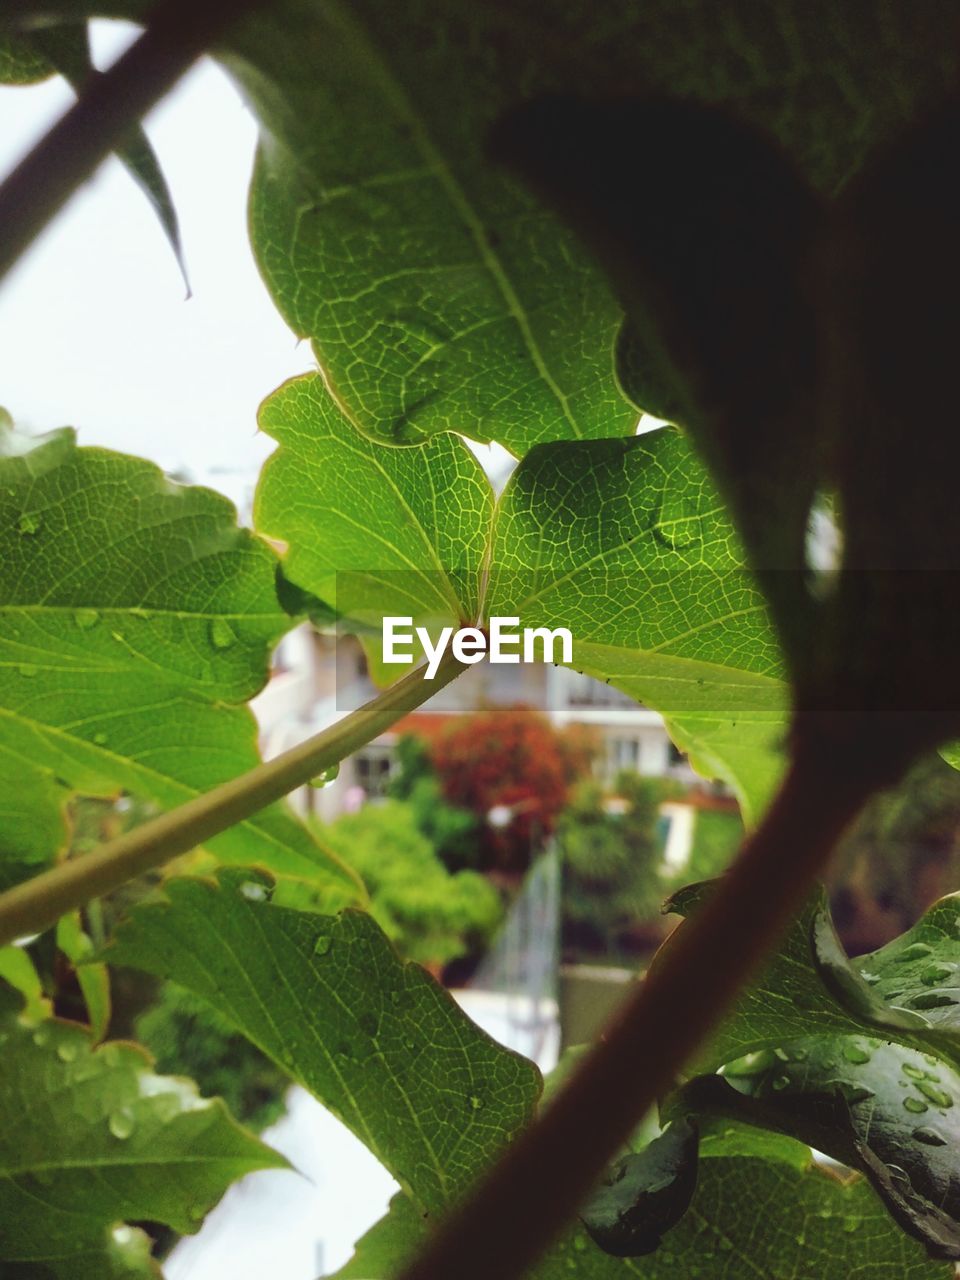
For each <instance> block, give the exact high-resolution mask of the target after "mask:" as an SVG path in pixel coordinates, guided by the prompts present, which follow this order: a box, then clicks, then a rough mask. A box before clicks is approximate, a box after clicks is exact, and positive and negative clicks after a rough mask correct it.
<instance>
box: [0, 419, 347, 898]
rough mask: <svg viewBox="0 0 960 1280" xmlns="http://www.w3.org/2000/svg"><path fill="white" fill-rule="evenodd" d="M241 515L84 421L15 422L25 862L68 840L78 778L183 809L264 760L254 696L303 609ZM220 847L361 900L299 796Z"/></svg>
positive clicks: (15, 721) (0, 642)
mask: <svg viewBox="0 0 960 1280" xmlns="http://www.w3.org/2000/svg"><path fill="white" fill-rule="evenodd" d="M235 519H236V516H235V512H234V510H233V508H232V506H231V505H230V503H229V502H227V500H226V499H224V498H221V497H220V496H219V495H217V494H214V493H212V492H210V491H209V490H206V489H200V488H183V487H181V486H179V485H175V484H173V483H171V482H170V481H169V480H167V479H166V478H165V477H164V476H163V474H162V473H161V472H160V471H159V470H158V469H157V468H156V467H155V466H153V465H152V464H150V463H147V462H142V461H139V460H137V459H134V458H129V457H126V456H125V455H122V454H116V453H110V452H107V451H105V450H102V449H78V448H77V447H76V445H75V442H74V437H73V433H72V432H70V431H59V432H54V433H52V434H51V435H49V436H45V437H42V438H40V439H37V440H30V439H27V438H25V437H23V436H20V435H16V434H14V433H12V432H10V431H8V430H5V429H3V428H2V427H0V762H5V764H4V765H3V768H2V771H0V775H2V779H3V780H2V782H0V847H2V848H3V850H4V861H6V860H7V859H9V861H10V862H11V863H15V864H17V866H18V869H19V870H20V871H21V872H22V871H23V870H24V869H25V868H26V865H27V864H29V863H31V862H33V863H34V864H40V863H44V862H48V861H50V860H51V858H52V857H53V855H54V854H55V852H56V851H57V850H58V849H59V848H61V847H62V845H63V843H64V836H65V832H64V825H63V818H62V809H63V806H64V804H65V802H66V800H67V799H68V798H69V797H70V795H71V794H72V793H73V792H83V793H86V794H91V795H110V794H113V793H115V792H116V791H118V790H119V789H121V788H123V789H125V790H127V791H129V792H132V793H133V794H136V795H139V796H142V797H144V798H146V799H149V800H152V801H154V802H155V803H156V804H157V805H159V806H160V807H162V808H173V807H175V806H176V805H178V804H181V803H183V802H184V801H186V800H189V799H190V798H191V797H192V796H195V795H197V794H198V793H200V792H203V791H206V790H208V789H209V788H210V787H212V786H214V785H216V784H217V783H219V782H223V781H224V780H226V779H228V778H231V777H234V776H235V775H237V774H240V773H243V772H244V770H246V769H249V768H251V767H252V766H253V765H255V764H256V763H257V760H258V753H257V748H256V736H257V732H256V725H255V722H254V719H253V716H252V715H251V713H250V712H249V711H248V710H247V709H246V708H245V707H243V706H242V705H241V704H242V703H244V702H246V700H247V699H249V698H250V697H252V696H253V695H254V694H255V693H256V692H257V691H258V690H259V689H260V688H261V687H262V685H263V683H264V681H265V679H266V676H267V660H268V654H269V651H270V648H271V646H272V644H273V642H274V641H275V640H276V639H278V638H279V636H281V635H282V634H283V633H284V632H285V631H286V630H287V629H288V628H289V627H290V626H291V625H292V623H291V619H290V618H289V617H288V616H287V615H286V614H285V613H284V612H283V610H282V609H281V608H280V605H279V604H278V602H277V598H276V591H275V586H274V579H275V573H276V563H277V562H276V559H275V557H274V555H273V553H272V552H271V551H270V550H269V549H268V548H267V547H266V546H265V545H264V544H263V543H261V542H260V541H258V540H257V539H256V538H254V537H253V536H252V535H251V534H249V533H248V532H246V531H243V530H240V529H238V528H237V527H236V523H235ZM210 848H211V850H212V851H213V852H215V853H216V854H218V855H219V856H220V857H222V858H224V859H227V860H231V861H238V860H239V861H248V862H249V861H262V862H264V863H267V864H269V865H272V866H275V867H277V868H282V869H287V870H292V871H295V872H297V873H299V874H301V875H313V876H316V877H320V878H321V879H323V880H325V881H326V882H328V884H329V887H330V889H331V892H332V893H333V894H335V895H336V899H335V900H336V901H337V902H338V904H339V903H342V902H344V901H348V900H352V898H353V895H354V886H353V882H352V880H350V879H349V877H348V876H347V873H346V872H345V871H343V870H341V868H340V867H339V865H335V864H334V863H333V862H332V861H330V859H329V858H328V856H327V855H326V853H325V852H324V851H323V850H321V849H320V848H319V847H318V845H317V844H316V842H315V841H314V839H313V837H312V836H311V835H310V834H309V832H308V831H307V830H306V829H305V828H304V827H303V826H302V825H301V824H300V822H299V821H298V820H296V819H295V818H294V817H293V814H292V813H291V812H290V811H289V810H288V809H287V808H286V807H285V806H282V805H279V806H273V807H272V808H270V809H267V810H264V811H263V812H262V813H261V814H259V815H258V816H257V817H255V818H253V819H250V820H249V821H248V822H245V823H242V824H241V825H239V826H237V827H234V828H233V829H232V830H230V831H228V832H225V833H224V834H223V835H222V836H219V837H217V838H216V839H215V840H212V841H210Z"/></svg>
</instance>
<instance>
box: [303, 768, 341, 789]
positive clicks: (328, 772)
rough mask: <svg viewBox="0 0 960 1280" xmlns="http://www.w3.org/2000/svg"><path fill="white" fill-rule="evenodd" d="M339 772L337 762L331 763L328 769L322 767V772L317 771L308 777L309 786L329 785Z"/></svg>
mask: <svg viewBox="0 0 960 1280" xmlns="http://www.w3.org/2000/svg"><path fill="white" fill-rule="evenodd" d="M339 773H340V766H339V764H332V765H331V766H330V768H329V769H324V771H323V772H322V773H318V774H317V776H316V777H315V778H311V779H310V785H311V787H317V788H320V787H329V785H330V783H331V782H334V781H336V778H337V776H338V774H339Z"/></svg>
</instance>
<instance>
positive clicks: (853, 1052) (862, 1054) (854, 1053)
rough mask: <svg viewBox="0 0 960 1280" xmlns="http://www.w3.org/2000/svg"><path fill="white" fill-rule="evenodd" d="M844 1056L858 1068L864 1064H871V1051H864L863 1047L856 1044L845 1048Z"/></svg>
mask: <svg viewBox="0 0 960 1280" xmlns="http://www.w3.org/2000/svg"><path fill="white" fill-rule="evenodd" d="M843 1056H844V1057H845V1058H846V1060H847V1061H848V1062H853V1063H855V1064H856V1065H858V1066H862V1065H863V1063H865V1062H869V1061H870V1058H871V1054H870V1052H869V1050H867V1049H864V1048H863V1047H862V1046H861V1045H859V1044H856V1043H855V1042H851V1043H848V1044H845V1045H844V1046H843Z"/></svg>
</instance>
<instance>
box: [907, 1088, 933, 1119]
mask: <svg viewBox="0 0 960 1280" xmlns="http://www.w3.org/2000/svg"><path fill="white" fill-rule="evenodd" d="M903 1105H904V1108H905V1110H907V1111H912V1112H913V1114H914V1115H915V1116H919V1115H923V1113H924V1111H927V1110H928V1107H927V1104H926V1103H925V1102H924V1101H923V1099H922V1098H915V1097H914V1096H913V1094H912V1093H911V1094H910V1095H909V1096H908V1097H906V1098H904V1100H903Z"/></svg>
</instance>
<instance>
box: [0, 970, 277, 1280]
mask: <svg viewBox="0 0 960 1280" xmlns="http://www.w3.org/2000/svg"><path fill="white" fill-rule="evenodd" d="M17 1006H18V1001H17V998H16V997H15V996H14V995H13V993H12V992H10V990H9V988H0V1041H2V1042H3V1080H2V1084H0V1272H2V1274H3V1276H4V1280H37V1278H38V1277H40V1276H43V1277H49V1278H50V1280H54V1278H56V1280H134V1277H156V1276H158V1274H159V1273H158V1272H157V1270H156V1269H155V1267H154V1265H153V1264H152V1263H151V1261H150V1258H149V1251H148V1245H147V1241H146V1238H145V1237H144V1236H143V1235H142V1234H141V1233H140V1232H139V1231H135V1230H133V1229H132V1228H131V1227H129V1226H127V1225H125V1224H126V1223H128V1222H138V1221H154V1222H163V1223H166V1224H167V1225H169V1226H170V1227H172V1228H173V1229H174V1230H176V1231H178V1232H181V1233H192V1232H194V1231H196V1230H197V1229H198V1228H199V1226H200V1223H201V1222H202V1221H203V1218H204V1215H205V1214H206V1213H207V1211H208V1210H209V1209H210V1208H211V1207H212V1206H213V1205H214V1204H216V1202H217V1201H218V1200H219V1199H220V1197H221V1196H222V1195H223V1193H224V1191H225V1190H226V1189H227V1187H228V1186H229V1185H230V1183H231V1182H233V1181H234V1180H235V1179H237V1178H240V1177H242V1176H243V1175H244V1174H246V1173H250V1172H252V1171H253V1170H255V1169H269V1168H283V1167H285V1166H286V1161H285V1160H284V1159H283V1157H282V1156H280V1155H278V1154H277V1153H276V1152H274V1151H271V1150H270V1148H269V1147H266V1146H264V1145H263V1144H262V1143H261V1142H259V1141H258V1140H257V1139H256V1138H254V1137H253V1136H252V1135H251V1134H248V1133H246V1132H245V1131H244V1130H243V1129H241V1128H240V1127H239V1125H237V1124H236V1123H235V1122H234V1121H233V1120H232V1119H231V1118H230V1116H229V1114H228V1113H227V1111H226V1109H225V1107H224V1106H223V1103H222V1102H219V1101H207V1100H205V1099H202V1098H200V1097H199V1096H198V1094H197V1092H196V1089H195V1087H194V1086H193V1085H192V1084H191V1083H190V1082H189V1081H187V1080H180V1079H176V1078H174V1077H170V1076H157V1075H154V1074H153V1073H152V1072H151V1071H150V1070H149V1066H150V1060H149V1058H148V1057H147V1055H146V1054H145V1053H144V1052H143V1050H141V1049H139V1048H138V1047H137V1046H136V1045H132V1044H121V1043H111V1044H106V1045H102V1046H101V1047H100V1048H99V1049H93V1048H92V1045H91V1043H90V1039H89V1037H88V1036H87V1034H86V1032H85V1031H84V1030H83V1028H81V1027H78V1026H76V1025H74V1024H72V1023H67V1022H59V1021H56V1020H53V1019H47V1020H37V1019H35V1018H28V1017H27V1016H26V1015H20V1014H18V1012H17Z"/></svg>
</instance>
